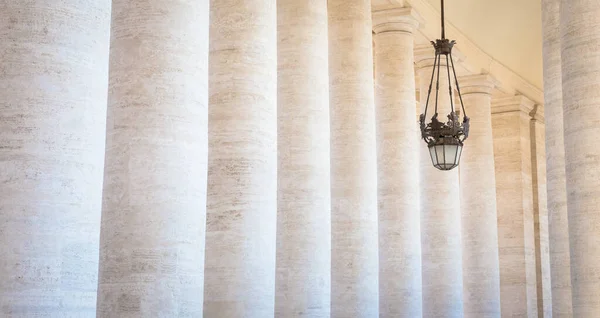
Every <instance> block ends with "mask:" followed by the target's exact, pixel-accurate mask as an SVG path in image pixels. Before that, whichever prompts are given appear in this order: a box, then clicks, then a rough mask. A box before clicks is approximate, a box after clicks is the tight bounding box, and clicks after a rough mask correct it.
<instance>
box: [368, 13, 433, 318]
mask: <svg viewBox="0 0 600 318" xmlns="http://www.w3.org/2000/svg"><path fill="white" fill-rule="evenodd" d="M415 16H416V13H415V12H414V11H412V10H410V9H405V8H400V9H392V10H383V11H376V12H374V13H373V24H374V30H375V32H376V35H375V44H376V50H375V52H376V54H375V61H376V63H375V64H376V65H377V68H376V70H377V74H376V83H375V91H376V103H375V104H376V111H375V113H376V121H377V157H378V184H377V185H378V201H379V312H380V317H407V318H413V317H420V316H421V315H422V301H421V297H422V290H421V244H420V241H421V234H420V231H421V227H420V217H419V216H420V213H419V187H418V185H419V168H418V167H419V147H421V146H423V145H422V143H420V142H417V139H418V133H417V127H418V126H417V125H416V122H415V118H416V116H417V115H416V109H415V104H416V101H415V73H414V65H413V64H414V54H413V48H414V44H413V42H414V35H413V32H414V31H416V27H417V25H418V22H417V18H416V17H415ZM425 159H427V158H425Z"/></svg>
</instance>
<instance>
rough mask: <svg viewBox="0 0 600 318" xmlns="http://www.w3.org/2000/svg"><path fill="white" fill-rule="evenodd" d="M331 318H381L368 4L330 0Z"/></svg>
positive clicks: (369, 10)
mask: <svg viewBox="0 0 600 318" xmlns="http://www.w3.org/2000/svg"><path fill="white" fill-rule="evenodd" d="M328 9H329V76H330V79H329V83H330V84H329V88H330V103H331V104H330V112H331V162H332V165H331V202H332V204H331V245H332V251H331V268H332V271H331V316H332V317H334V318H345V317H378V316H379V281H378V270H379V261H378V237H377V154H376V144H375V142H376V138H375V112H374V107H375V106H374V104H375V100H374V83H373V65H372V63H373V51H372V47H371V45H372V36H371V34H372V25H371V1H370V0H350V1H348V0H329V1H328Z"/></svg>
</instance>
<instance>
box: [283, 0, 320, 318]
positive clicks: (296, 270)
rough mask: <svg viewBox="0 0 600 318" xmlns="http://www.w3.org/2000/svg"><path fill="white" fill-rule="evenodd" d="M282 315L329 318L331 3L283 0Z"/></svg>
mask: <svg viewBox="0 0 600 318" xmlns="http://www.w3.org/2000/svg"><path fill="white" fill-rule="evenodd" d="M277 13H278V15H277V20H278V30H277V36H278V47H277V50H278V80H277V85H278V96H277V100H278V113H277V120H278V132H277V140H278V172H277V178H278V198H277V277H276V289H275V290H276V296H275V316H276V317H290V318H291V317H315V318H317V317H329V316H330V305H331V303H330V296H331V195H330V182H329V180H330V162H329V133H330V132H329V75H328V73H329V70H328V49H327V45H328V43H327V39H328V37H327V1H326V0H311V1H297V0H279V1H278V2H277Z"/></svg>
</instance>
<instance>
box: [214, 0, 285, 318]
mask: <svg viewBox="0 0 600 318" xmlns="http://www.w3.org/2000/svg"><path fill="white" fill-rule="evenodd" d="M210 13H211V15H210V18H211V20H210V72H209V79H210V80H209V82H210V84H209V88H210V90H209V93H210V102H209V105H210V107H209V120H208V128H209V130H208V131H209V156H208V197H207V200H208V202H207V229H206V231H207V235H206V263H205V264H206V268H205V296H204V316H205V317H223V318H227V317H252V318H254V317H256V318H262V317H272V316H273V315H274V311H275V257H276V256H275V244H276V243H275V242H276V241H275V238H276V233H275V228H276V222H277V221H276V219H277V34H276V31H277V17H276V15H277V7H276V4H275V1H271V0H243V1H240V0H220V1H212V2H211V12H210Z"/></svg>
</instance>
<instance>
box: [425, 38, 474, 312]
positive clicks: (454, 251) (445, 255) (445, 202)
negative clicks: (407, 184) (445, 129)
mask: <svg viewBox="0 0 600 318" xmlns="http://www.w3.org/2000/svg"><path fill="white" fill-rule="evenodd" d="M433 57H434V49H433V47H431V46H428V47H426V48H424V49H419V50H418V51H417V57H416V59H417V61H418V63H417V68H418V72H419V82H420V83H419V86H420V89H419V90H420V99H421V108H422V109H421V112H423V111H424V109H425V104H426V100H427V90H428V88H429V82H430V80H431V73H432V68H433V61H434V59H433ZM441 65H442V69H441V72H440V89H439V101H438V110H439V118H440V120H441V121H443V120H444V119H446V116H447V115H448V114H449V113H450V98H451V97H450V95H448V75H447V72H444V71H446V61H445V58H444V59H442V64H441ZM435 86H436V85H435V79H434V85H433V89H432V98H431V100H430V102H431V103H430V105H429V109H428V113H427V120H428V121H429V120H430V119H431V117H432V116H433V114H434V113H435V109H434V108H435V106H434V104H435V89H436V87H435ZM453 86H454V85H453ZM418 146H419V149H420V158H421V160H420V176H421V183H420V197H421V199H420V202H421V249H422V252H421V253H422V257H421V259H422V262H423V264H422V275H423V279H422V281H423V317H425V318H430V317H431V318H433V317H463V280H462V251H461V250H462V245H461V244H462V243H461V216H460V195H459V182H458V178H459V176H458V169H453V170H450V171H440V170H438V169H436V168H435V167H434V166H433V164H432V163H431V157H430V155H429V150H428V149H427V145H426V144H425V142H423V141H422V140H421V141H420V143H419V145H418Z"/></svg>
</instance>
